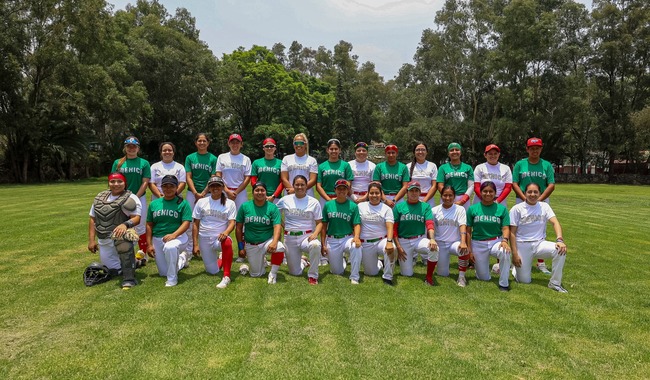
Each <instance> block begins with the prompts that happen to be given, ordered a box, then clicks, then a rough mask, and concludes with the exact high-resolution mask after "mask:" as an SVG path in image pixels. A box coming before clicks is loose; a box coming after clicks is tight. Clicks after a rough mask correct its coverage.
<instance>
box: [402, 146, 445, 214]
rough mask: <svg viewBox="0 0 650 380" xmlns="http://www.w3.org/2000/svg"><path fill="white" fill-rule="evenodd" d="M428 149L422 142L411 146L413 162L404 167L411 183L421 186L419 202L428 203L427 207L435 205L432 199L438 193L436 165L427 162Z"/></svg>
mask: <svg viewBox="0 0 650 380" xmlns="http://www.w3.org/2000/svg"><path fill="white" fill-rule="evenodd" d="M428 152H429V148H427V145H426V144H425V143H423V142H417V143H416V144H415V146H413V161H411V162H409V163H408V164H407V165H406V168H407V169H408V170H409V177H411V181H417V182H418V183H419V184H420V186H421V192H420V200H421V201H422V202H425V203H428V204H429V207H430V208H431V207H433V206H435V205H436V200H435V198H434V197H433V196H434V195H435V194H436V191H438V186H437V180H436V177H438V165H436V164H434V163H433V162H430V161H427V153H428Z"/></svg>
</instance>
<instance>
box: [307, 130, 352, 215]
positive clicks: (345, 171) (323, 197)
mask: <svg viewBox="0 0 650 380" xmlns="http://www.w3.org/2000/svg"><path fill="white" fill-rule="evenodd" d="M327 154H328V156H329V158H328V159H327V161H325V162H323V163H322V164H320V165H318V178H317V182H316V191H318V194H320V206H321V208H322V207H323V206H325V202H328V201H331V200H332V199H334V198H336V192H335V191H334V186H335V184H336V181H338V180H339V179H345V180H347V181H352V180H354V173H353V172H352V168H351V167H350V164H348V163H347V162H346V161H343V160H341V142H340V141H339V140H337V139H330V140H329V141H328V142H327ZM348 195H350V194H348Z"/></svg>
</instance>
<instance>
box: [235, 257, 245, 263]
mask: <svg viewBox="0 0 650 380" xmlns="http://www.w3.org/2000/svg"><path fill="white" fill-rule="evenodd" d="M235 262H236V263H243V262H246V260H245V259H244V258H243V257H238V258H237V260H235Z"/></svg>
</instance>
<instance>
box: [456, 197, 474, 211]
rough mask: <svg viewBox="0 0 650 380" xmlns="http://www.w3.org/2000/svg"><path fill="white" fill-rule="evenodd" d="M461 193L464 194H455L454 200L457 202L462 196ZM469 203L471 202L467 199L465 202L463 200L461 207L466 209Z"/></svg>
mask: <svg viewBox="0 0 650 380" xmlns="http://www.w3.org/2000/svg"><path fill="white" fill-rule="evenodd" d="M463 195H465V194H461V195H456V198H454V202H458V201H459V200H460V199H461V198H462V197H463ZM470 203H471V202H470V201H469V200H467V202H465V204H464V205H463V207H465V211H467V209H469V205H470Z"/></svg>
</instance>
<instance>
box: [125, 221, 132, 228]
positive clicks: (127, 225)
mask: <svg viewBox="0 0 650 380" xmlns="http://www.w3.org/2000/svg"><path fill="white" fill-rule="evenodd" d="M124 225H125V226H126V228H133V221H132V220H131V219H129V220H127V221H126V222H124Z"/></svg>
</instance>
